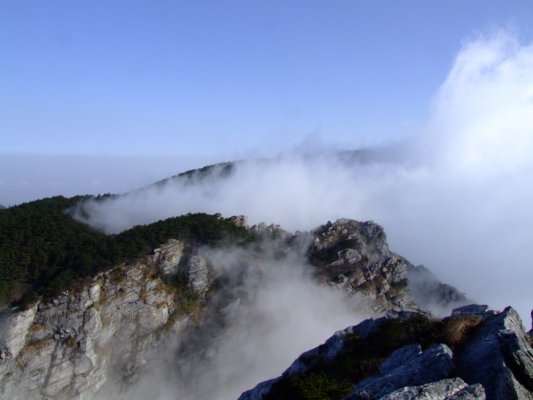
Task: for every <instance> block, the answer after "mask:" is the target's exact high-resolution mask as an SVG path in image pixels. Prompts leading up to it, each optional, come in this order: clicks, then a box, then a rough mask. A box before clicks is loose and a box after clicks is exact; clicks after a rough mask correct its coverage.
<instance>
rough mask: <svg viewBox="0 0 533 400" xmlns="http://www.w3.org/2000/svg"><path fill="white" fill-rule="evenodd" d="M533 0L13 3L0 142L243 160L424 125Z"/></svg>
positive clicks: (532, 32) (9, 4)
mask: <svg viewBox="0 0 533 400" xmlns="http://www.w3.org/2000/svg"><path fill="white" fill-rule="evenodd" d="M531 21H533V2H531V1H530V0H527V1H526V0H525V1H505V2H502V1H481V0H477V1H464V0H453V1H440V2H436V1H432V2H430V1H403V2H399V1H372V2H370V1H367V2H362V1H300V0H297V1H286V0H283V1H278V0H274V1H272V0H270V1H220V0H218V1H189V2H184V1H157V2H154V1H136V0H128V1H72V0H68V1H57V0H50V1H46V2H43V1H25V0H20V1H2V2H1V4H0V54H1V58H0V154H2V153H3V154H6V153H11V154H13V153H15V154H20V153H39V154H92V155H102V154H103V155H116V154H121V155H147V154H149V155H158V154H164V155H176V156H189V157H191V156H194V157H199V158H200V159H201V158H202V157H204V158H205V159H212V158H220V159H226V158H234V157H242V156H243V154H246V153H247V152H252V153H253V152H254V151H262V150H263V149H273V150H279V149H281V148H283V147H287V146H295V145H298V143H301V142H302V141H304V142H305V141H306V140H309V138H311V140H315V139H316V138H319V139H320V140H321V141H323V142H326V143H330V144H334V145H338V146H341V147H357V146H360V145H365V144H372V143H379V142H380V141H382V140H389V139H390V138H395V137H400V136H405V135H409V134H411V133H413V131H416V130H418V129H420V126H421V125H422V124H423V123H424V121H425V118H426V117H427V112H428V107H429V104H430V101H431V98H432V97H433V95H434V94H435V91H436V90H437V88H438V87H439V85H440V84H441V83H442V81H443V80H444V79H445V77H446V75H447V73H448V71H449V69H450V67H451V65H452V63H453V60H454V57H455V55H456V54H457V52H458V51H459V49H460V48H461V43H462V41H463V40H465V39H468V38H471V37H473V36H475V35H477V34H480V33H485V32H490V31H493V30H496V29H501V28H502V27H504V28H506V29H510V30H513V31H516V32H517V33H518V34H519V35H520V36H521V37H524V38H525V39H526V40H530V39H531V37H532V36H533V28H532V27H531V26H532V25H533V24H531Z"/></svg>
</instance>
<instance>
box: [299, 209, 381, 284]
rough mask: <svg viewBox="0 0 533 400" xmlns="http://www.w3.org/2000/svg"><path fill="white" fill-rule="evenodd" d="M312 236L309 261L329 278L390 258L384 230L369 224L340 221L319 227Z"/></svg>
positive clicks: (371, 223)
mask: <svg viewBox="0 0 533 400" xmlns="http://www.w3.org/2000/svg"><path fill="white" fill-rule="evenodd" d="M312 235H313V241H312V243H311V246H310V248H309V258H310V259H311V261H312V262H313V263H314V264H315V265H318V266H323V268H322V269H323V272H324V273H327V274H328V275H329V276H332V277H335V276H337V275H339V274H343V273H349V272H351V271H352V270H353V269H354V267H356V266H366V265H369V264H373V263H375V262H378V261H380V260H382V259H383V258H385V257H388V256H390V255H391V252H390V250H389V247H388V245H387V241H386V236H385V232H384V231H383V228H382V227H381V226H379V225H378V224H376V223H374V222H371V221H367V222H358V221H353V220H349V219H339V220H337V221H335V222H334V223H331V222H328V223H327V224H326V225H322V226H320V227H318V228H317V229H315V230H314V231H313V232H312ZM324 264H325V265H324Z"/></svg>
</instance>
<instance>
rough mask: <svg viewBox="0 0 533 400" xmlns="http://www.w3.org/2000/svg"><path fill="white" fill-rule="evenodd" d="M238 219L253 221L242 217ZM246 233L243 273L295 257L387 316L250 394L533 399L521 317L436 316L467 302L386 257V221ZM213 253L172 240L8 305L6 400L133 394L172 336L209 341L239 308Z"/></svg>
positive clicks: (2, 360)
mask: <svg viewBox="0 0 533 400" xmlns="http://www.w3.org/2000/svg"><path fill="white" fill-rule="evenodd" d="M233 222H234V223H235V224H236V225H238V226H246V225H245V220H244V218H242V217H236V218H234V219H233ZM246 228H247V229H248V231H249V232H250V234H251V235H252V236H253V238H254V240H253V241H252V242H251V243H249V244H248V245H247V246H242V245H241V247H240V248H239V252H240V253H239V254H240V256H239V258H238V261H237V262H238V264H236V265H235V268H236V270H237V271H238V270H239V268H241V267H242V266H244V265H246V266H250V265H252V266H253V267H254V268H253V270H254V271H259V272H258V273H260V272H261V268H264V265H266V263H265V260H267V259H270V258H272V257H274V258H276V259H283V258H287V257H288V256H289V254H293V255H294V254H296V255H298V256H299V257H301V258H303V259H305V260H306V262H307V263H308V264H309V266H310V268H311V270H312V273H313V276H314V278H315V279H316V281H317V282H318V283H320V284H322V285H327V286H330V287H332V288H335V289H337V290H340V291H343V292H344V293H346V294H348V295H349V296H351V297H352V298H353V299H354V301H355V299H356V298H357V302H358V304H361V307H365V309H366V310H368V312H369V313H372V314H374V315H376V316H379V315H385V316H383V317H381V318H377V319H372V320H367V321H365V322H363V323H361V324H359V325H357V326H355V327H351V328H348V329H346V330H345V331H342V332H338V333H336V334H335V335H334V336H333V337H332V338H331V339H329V340H328V341H327V342H326V343H325V344H324V345H322V346H320V347H318V348H316V349H314V350H311V351H309V352H307V353H305V354H303V355H302V356H301V357H300V358H299V359H298V360H297V361H296V362H295V363H294V364H293V365H292V366H291V367H290V368H289V369H288V370H287V371H286V372H285V373H284V374H283V375H282V376H281V377H279V378H277V379H274V380H272V381H268V382H266V383H263V384H260V385H259V386H258V387H256V388H255V389H253V390H251V391H249V392H246V393H244V394H243V395H242V396H241V399H242V400H244V399H343V398H345V399H374V398H386V399H451V398H453V399H471V398H472V399H482V398H485V396H486V398H488V399H517V398H522V399H530V398H533V397H532V395H531V390H532V384H531V382H532V378H533V366H532V365H533V364H532V363H531V358H532V354H533V353H532V350H531V347H530V345H529V343H528V342H527V339H526V336H525V334H524V331H523V328H522V323H521V321H520V319H519V318H518V316H517V314H516V313H515V312H514V311H513V310H512V309H506V310H505V311H503V312H502V313H495V312H491V311H488V310H486V309H485V308H476V307H474V308H467V309H458V310H456V311H455V312H454V314H453V315H452V316H451V317H450V318H448V319H445V320H443V321H436V320H433V319H432V318H431V317H430V313H429V311H428V309H427V307H428V306H436V307H438V308H439V309H442V308H448V309H450V310H451V308H453V307H456V306H460V305H464V304H466V303H467V302H468V299H467V298H466V297H465V296H464V295H463V294H461V293H460V292H458V291H457V290H456V289H454V288H453V287H451V286H449V285H446V284H443V283H441V282H439V281H437V280H436V279H435V278H434V277H433V276H432V275H431V273H430V272H429V271H428V270H427V269H426V268H424V267H422V266H419V267H415V266H413V265H412V264H410V263H409V262H408V261H407V260H405V259H404V258H403V257H401V256H399V255H398V254H395V253H393V252H392V251H390V249H389V248H388V245H387V242H386V237H385V233H384V231H383V229H382V228H381V227H380V226H379V225H377V224H375V223H373V222H357V221H353V220H348V219H342V220H338V221H336V222H334V223H329V222H328V223H327V224H325V225H323V226H320V227H318V228H317V229H315V230H314V231H312V232H308V233H301V232H297V233H294V234H291V233H288V232H285V231H283V230H281V229H280V228H279V227H277V226H273V225H256V226H252V227H247V226H246ZM228 246H231V244H228ZM209 254H210V253H209V251H206V249H205V246H204V245H203V244H202V243H196V242H192V241H188V240H185V239H183V238H178V237H177V238H174V239H170V240H169V241H168V242H166V243H164V244H162V245H161V246H160V247H159V248H156V249H152V252H151V254H147V255H146V256H143V257H139V258H138V259H136V260H133V261H131V262H127V263H123V264H120V265H117V266H115V267H113V268H110V269H109V270H107V271H105V272H101V273H99V274H97V275H95V276H93V277H91V278H89V279H86V280H85V281H84V282H81V283H79V284H78V285H77V286H76V287H72V288H70V289H69V290H67V291H64V292H63V293H62V294H61V295H60V296H57V297H54V298H47V299H44V298H43V299H39V300H38V301H37V302H34V303H32V304H30V305H29V306H28V307H27V308H25V309H12V310H4V311H3V312H2V313H1V316H0V318H1V319H0V331H1V336H0V398H2V399H14V400H17V399H18V400H26V399H53V400H60V399H65V400H66V399H81V398H83V399H91V398H94V399H98V398H101V396H102V393H104V392H105V390H106V387H107V386H109V385H114V386H115V387H116V386H117V382H118V383H120V385H122V386H121V387H122V389H123V391H124V392H127V391H128V390H130V389H131V388H132V387H133V388H134V386H133V384H134V383H135V382H136V381H138V379H139V377H140V376H142V375H143V373H144V372H145V371H146V370H147V369H149V368H150V355H151V354H152V353H153V351H154V350H155V349H157V348H158V347H161V346H163V344H164V343H165V342H166V341H167V340H169V338H176V337H178V338H180V341H181V342H182V343H184V346H183V347H184V349H185V350H184V351H183V352H182V353H181V356H182V357H187V355H188V354H190V353H192V352H194V351H195V349H196V348H202V347H205V342H202V341H203V340H208V338H210V337H212V336H213V329H217V327H219V326H221V324H223V323H224V321H222V322H220V321H219V320H220V314H221V313H220V310H222V309H224V307H227V306H228V305H230V304H231V303H232V302H235V301H237V300H238V299H237V298H236V295H235V293H234V292H232V293H229V292H227V291H228V289H227V287H228V281H229V280H230V279H234V278H230V276H229V275H231V274H230V272H229V271H227V270H221V269H220V268H218V267H217V265H216V262H217V261H216V259H213V258H210V256H209ZM232 274H233V275H235V273H234V271H233V273H232ZM234 284H235V283H234ZM215 298H216V299H217V301H216V302H215V301H214V300H213V299H215ZM332 311H334V310H332ZM206 338H207V339H206ZM152 362H153V360H152ZM424 396H425V397H424ZM453 396H455V397H453ZM461 396H462V397H461Z"/></svg>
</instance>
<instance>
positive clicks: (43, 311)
mask: <svg viewBox="0 0 533 400" xmlns="http://www.w3.org/2000/svg"><path fill="white" fill-rule="evenodd" d="M75 200H77V199H75ZM75 200H69V199H62V198H56V199H50V200H46V201H43V202H37V203H34V204H31V203H30V204H29V205H23V206H21V207H20V208H18V209H17V208H16V209H15V210H14V212H15V217H17V218H18V221H20V220H22V218H23V217H24V218H27V220H28V221H30V223H28V226H32V223H33V221H36V220H35V219H32V218H33V215H32V214H31V212H30V211H31V210H32V207H36V209H37V210H40V209H41V207H44V206H47V207H48V210H51V211H50V212H49V214H48V216H47V217H46V218H44V220H45V221H49V222H50V223H52V222H54V223H55V224H56V226H58V227H59V228H61V227H64V226H65V225H66V226H67V227H68V228H69V229H70V230H66V232H68V233H69V235H74V233H76V235H77V237H75V238H72V237H69V238H67V237H63V236H61V234H60V233H57V232H64V231H62V230H61V229H59V228H57V229H52V230H51V232H54V234H52V233H50V232H42V231H38V230H30V229H26V228H25V229H22V231H21V232H22V233H21V234H19V235H18V236H17V235H16V234H12V235H10V237H11V243H13V240H14V239H13V238H16V237H18V238H19V242H15V243H16V244H17V245H18V246H19V247H15V248H16V249H17V251H18V253H17V254H19V255H20V254H22V253H23V252H24V251H27V250H28V251H30V254H32V253H31V250H32V248H31V246H29V245H28V244H29V243H35V240H36V239H35V238H39V239H40V240H39V241H38V243H44V244H45V246H44V247H42V248H41V250H42V251H50V252H52V254H55V253H56V252H57V250H56V249H57V247H58V246H59V247H61V246H63V247H62V248H65V249H66V248H68V246H71V247H73V246H72V243H78V245H79V246H80V247H81V248H84V249H91V248H92V249H99V247H91V245H94V246H100V245H101V243H105V244H108V243H115V244H116V245H117V246H118V249H119V250H120V251H124V253H120V252H119V253H118V254H119V255H121V256H123V257H124V258H122V259H119V261H118V263H117V264H116V265H115V266H110V265H107V266H106V264H104V265H101V266H99V267H98V268H97V269H96V270H95V271H91V270H89V269H82V270H78V269H75V265H74V264H70V263H66V264H64V265H63V266H62V268H59V269H58V271H59V273H60V272H61V271H72V272H70V273H75V274H79V275H76V276H75V277H74V279H73V281H72V282H75V283H76V284H75V285H72V284H70V285H69V284H68V282H63V286H61V288H60V291H59V295H54V294H53V293H54V292H53V291H52V289H51V288H50V287H49V286H46V282H44V283H43V285H44V286H41V289H40V290H41V291H42V292H44V293H45V294H46V295H47V296H44V297H39V298H38V299H37V301H36V302H30V303H28V308H27V309H26V310H25V311H17V310H11V311H8V310H6V311H4V312H3V313H2V316H1V318H2V319H3V322H2V330H3V333H2V335H1V346H0V347H1V348H2V350H1V351H0V364H1V367H0V374H1V375H2V378H0V393H3V396H4V397H6V396H7V398H12V399H25V398H28V397H31V398H35V399H40V398H52V399H70V398H74V397H76V396H78V395H83V396H84V398H90V397H91V396H95V398H102V397H104V396H107V395H108V394H109V393H111V391H112V392H114V393H115V395H113V396H112V397H113V398H118V397H117V396H118V394H116V392H115V391H117V390H118V393H121V392H125V393H130V394H129V396H131V395H132V394H134V393H135V389H134V388H136V387H137V386H135V385H134V383H135V382H137V381H140V382H142V381H143V379H144V378H143V377H144V376H145V375H146V373H147V371H149V370H150V369H153V368H157V367H156V366H157V365H158V363H159V362H160V361H155V360H160V359H161V356H162V355H161V354H159V355H157V354H158V353H157V352H158V349H159V348H162V346H163V348H164V343H166V342H167V341H168V340H171V338H177V340H178V343H180V344H179V346H178V349H177V353H176V356H175V357H178V359H183V360H188V361H187V363H186V364H185V365H188V366H189V367H187V368H185V369H184V367H185V365H182V366H181V367H180V368H178V369H176V367H173V368H174V369H176V372H175V373H176V374H178V375H177V378H176V379H179V381H180V382H182V384H183V385H187V382H194V381H195V380H196V379H198V378H197V374H198V373H199V371H202V370H204V369H206V368H207V367H206V366H207V365H210V363H211V362H212V360H211V357H212V356H210V355H209V354H210V351H212V350H209V349H211V348H212V346H215V348H216V346H218V345H217V343H218V340H222V339H221V338H222V337H223V335H222V333H223V332H226V331H227V330H228V328H229V327H231V324H233V323H234V322H235V321H236V319H234V318H232V317H230V316H231V313H229V314H228V310H230V309H232V308H235V307H236V306H237V305H238V304H242V305H244V307H245V308H244V314H243V315H246V310H247V308H246V307H248V306H246V304H248V303H249V302H250V301H252V300H253V298H254V297H255V293H256V292H258V291H260V290H262V288H264V287H265V285H266V286H268V285H270V284H269V283H268V282H269V281H268V280H265V279H266V278H265V277H267V276H271V277H276V276H280V277H281V280H277V278H275V279H274V281H273V282H277V283H275V284H274V285H273V286H272V288H273V290H274V291H275V290H276V288H278V287H279V286H280V285H282V284H283V282H284V280H286V279H293V281H291V282H294V283H291V285H294V286H292V287H291V288H292V289H294V290H296V286H297V285H298V280H302V279H303V280H307V279H308V278H306V274H307V272H305V270H306V271H308V272H310V273H311V276H312V277H313V278H312V280H313V281H314V282H316V283H311V280H310V281H309V284H308V285H315V286H316V285H317V283H319V284H321V285H322V287H324V286H325V287H328V288H329V290H333V291H337V292H342V293H345V294H346V295H348V296H349V299H351V300H349V301H348V302H349V303H350V302H351V303H352V304H353V306H354V307H357V309H358V310H359V312H364V313H373V312H380V313H381V312H385V311H387V310H402V309H404V308H408V309H412V310H420V306H421V305H417V304H416V303H415V302H414V301H413V299H412V297H411V296H410V295H409V282H408V280H407V270H408V266H409V264H408V262H407V261H406V260H404V259H403V258H401V257H399V256H398V255H396V254H394V253H392V252H391V251H390V250H389V249H388V246H387V243H386V238H385V234H384V232H383V229H382V228H381V227H380V226H378V225H377V224H375V223H372V222H356V221H352V220H346V219H345V220H339V221H336V222H334V223H328V224H326V225H324V226H321V227H319V228H317V229H315V230H313V231H312V232H307V233H306V232H297V233H295V234H291V233H288V232H285V231H283V230H282V229H280V228H279V227H277V226H274V225H264V224H262V225H257V226H252V227H247V226H246V225H245V222H244V218H242V217H235V218H230V219H222V218H221V217H220V216H208V215H204V214H198V215H188V216H183V217H177V218H173V219H170V220H166V221H160V222H158V223H155V224H151V225H148V226H145V227H137V228H134V229H132V230H129V231H125V232H123V233H122V234H120V235H109V236H106V235H102V234H99V233H97V232H94V231H91V230H89V229H87V228H86V227H84V226H83V225H79V224H78V223H77V222H75V221H69V220H68V219H69V218H70V217H69V216H68V215H65V214H64V213H62V212H58V210H60V207H58V204H62V205H66V206H70V205H71V204H72V202H74V201H75ZM54 207H56V208H54ZM18 213H20V215H19V214H18ZM9 215H10V216H11V217H10V218H12V219H14V218H15V217H14V216H13V214H9ZM35 215H36V216H38V215H39V214H38V213H37V212H35ZM47 218H48V220H47ZM54 218H55V219H54ZM10 221H11V222H12V220H10ZM4 226H15V225H14V224H12V225H4ZM39 226H40V227H41V228H42V229H43V230H45V229H44V226H43V225H39V224H38V225H36V227H39ZM75 229H78V231H75ZM15 232H19V231H18V230H17V231H15ZM50 238H52V239H54V240H53V241H52V240H50ZM58 238H62V239H61V240H62V241H60V242H59V245H58V244H57V243H56V241H57V240H59V239H58ZM44 239H47V240H49V241H50V244H49V245H47V244H46V240H44ZM84 241H87V242H86V244H88V246H85V244H84ZM154 243H157V244H154ZM122 244H124V246H126V245H132V246H133V247H132V250H131V252H127V251H125V250H123V249H128V247H124V248H123V247H121V246H122ZM95 251H97V250H95ZM134 254H140V255H138V256H136V257H134V256H133V255H134ZM29 259H30V261H32V260H35V258H32V257H30V258H29ZM43 259H44V260H50V259H51V257H50V256H49V255H48V257H45V258H43ZM66 260H71V258H67V259H66ZM106 260H107V259H106ZM298 260H301V261H298ZM306 260H307V262H308V263H309V264H307V266H305V267H297V265H298V264H299V263H306ZM26 262H27V261H26ZM28 265H32V264H31V263H29V264H28ZM279 265H284V267H283V269H281V270H280V269H279ZM298 268H304V270H302V274H301V275H299V274H300V273H298V274H297V275H294V272H291V270H294V271H298ZM284 270H285V271H286V272H283V271H284ZM27 271H31V269H28V270H27ZM44 273H46V270H44V272H43V274H44ZM287 274H288V275H287ZM291 276H292V277H291ZM289 277H291V278H289ZM29 282H32V281H29ZM33 282H39V281H38V280H37V281H33ZM317 287H319V286H317ZM32 288H34V289H35V288H39V286H32ZM309 288H311V286H309ZM45 289H47V290H49V291H45ZM28 290H29V289H28ZM305 290H309V289H305ZM27 293H32V292H30V291H28V292H27ZM33 293H34V294H35V295H39V294H40V292H39V291H38V290H35V292H33ZM324 294H326V293H325V292H324ZM49 296H51V297H49ZM328 296H329V295H328ZM289 299H292V297H289ZM290 301H293V300H290ZM241 307H242V306H241ZM333 311H335V312H338V310H331V312H333ZM260 315H261V314H259V318H262V317H261V316H260ZM254 318H257V317H254ZM353 318H355V314H354V317H353ZM237 320H238V319H237ZM265 322H266V321H265ZM257 323H258V321H257V320H256V321H255V322H254V324H257ZM174 340H175V339H174ZM225 340H227V339H225ZM238 345H239V346H242V343H239V344H238ZM170 354H173V353H170ZM150 360H151V361H150ZM172 360H174V358H173V357H171V360H169V361H168V362H169V363H170V364H169V365H175V364H174V363H175V361H172ZM195 360H196V361H195ZM154 363H155V364H154ZM168 369H169V370H171V369H172V368H171V367H169V368H168ZM190 374H192V376H191V375H190ZM195 376H196V378H195ZM121 382H122V383H121ZM207 382H208V381H206V382H204V384H203V385H205V384H206V383H207ZM249 383H250V382H248V384H249ZM117 386H118V388H117ZM236 387H238V386H236ZM243 389H245V387H241V388H240V390H241V391H242V390H243ZM128 390H130V392H128ZM131 390H133V392H131ZM191 390H192V389H191ZM195 390H196V389H195ZM235 390H237V389H235ZM192 393H198V392H192ZM237 395H238V393H236V396H237ZM236 396H235V397H236ZM195 397H198V395H193V396H192V397H190V398H195ZM185 398H188V397H185Z"/></svg>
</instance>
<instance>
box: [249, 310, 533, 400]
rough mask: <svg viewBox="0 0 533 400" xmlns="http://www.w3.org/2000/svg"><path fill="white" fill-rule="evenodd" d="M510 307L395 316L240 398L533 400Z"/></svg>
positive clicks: (338, 340) (352, 333)
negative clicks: (437, 315)
mask: <svg viewBox="0 0 533 400" xmlns="http://www.w3.org/2000/svg"><path fill="white" fill-rule="evenodd" d="M530 340H531V338H528V337H527V334H526V333H525V332H524V329H523V327H522V321H521V320H520V317H519V316H518V314H517V313H516V311H515V310H513V309H512V308H511V307H508V308H506V309H505V310H504V311H502V312H500V313H497V312H494V311H492V310H488V309H487V306H477V305H471V306H464V307H461V308H457V309H455V310H454V311H453V312H452V314H451V316H450V317H447V318H445V319H443V320H434V319H431V318H428V316H427V315H424V314H421V313H416V312H400V313H397V312H390V313H388V314H387V315H385V316H384V317H381V318H378V319H368V320H365V321H363V322H362V323H360V324H358V325H356V326H352V327H349V328H347V329H345V330H343V331H340V332H337V333H335V335H333V336H332V337H331V338H329V339H328V340H327V341H326V342H325V343H324V344H322V345H321V346H319V347H317V348H314V349H312V350H309V351H307V352H305V353H304V354H302V355H301V356H300V357H299V358H298V359H297V360H296V361H295V362H294V363H293V364H292V365H291V366H290V367H289V368H288V369H287V370H286V371H285V372H284V373H283V374H282V375H281V376H280V377H278V378H275V379H272V380H269V381H266V382H263V383H260V384H259V385H257V386H256V387H255V388H254V389H252V390H249V391H247V392H245V393H243V394H242V395H241V397H240V398H239V400H281V399H295V400H296V399H304V398H317V399H318V398H323V399H344V400H370V399H381V400H411V399H412V400H414V399H419V400H467V399H471V400H474V399H475V400H484V399H489V400H498V399H500V400H507V399H533V392H532V390H533V350H532V348H531V345H530Z"/></svg>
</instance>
